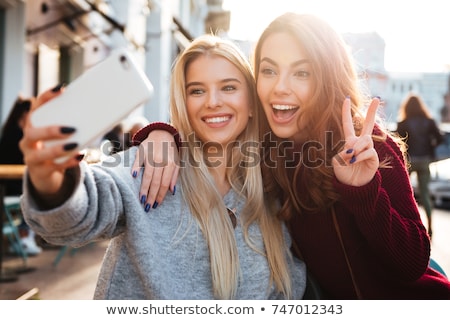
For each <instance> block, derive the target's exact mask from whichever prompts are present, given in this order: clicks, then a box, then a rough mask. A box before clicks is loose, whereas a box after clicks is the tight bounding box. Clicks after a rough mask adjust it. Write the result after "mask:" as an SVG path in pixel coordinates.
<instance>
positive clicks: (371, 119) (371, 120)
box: [361, 97, 380, 135]
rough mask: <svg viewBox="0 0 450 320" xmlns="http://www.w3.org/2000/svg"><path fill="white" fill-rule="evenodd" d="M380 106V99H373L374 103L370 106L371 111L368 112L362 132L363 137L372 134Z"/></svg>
mask: <svg viewBox="0 0 450 320" xmlns="http://www.w3.org/2000/svg"><path fill="white" fill-rule="evenodd" d="M379 105H380V99H379V98H378V97H376V98H374V99H372V102H371V103H370V105H369V109H368V110H367V114H366V119H365V120H364V124H363V128H362V130H361V135H371V134H372V132H373V127H374V125H375V117H376V114H377V109H378V106H379Z"/></svg>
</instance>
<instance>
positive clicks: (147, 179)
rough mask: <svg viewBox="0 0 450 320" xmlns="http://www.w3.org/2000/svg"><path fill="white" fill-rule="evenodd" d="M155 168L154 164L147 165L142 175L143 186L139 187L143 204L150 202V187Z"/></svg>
mask: <svg viewBox="0 0 450 320" xmlns="http://www.w3.org/2000/svg"><path fill="white" fill-rule="evenodd" d="M154 169H155V168H154V167H152V166H147V167H145V168H144V169H143V170H144V173H143V175H142V181H141V188H140V189H139V200H140V201H141V204H143V205H145V204H146V203H147V202H148V193H149V189H150V183H151V182H152V179H153V171H154ZM138 174H139V171H138Z"/></svg>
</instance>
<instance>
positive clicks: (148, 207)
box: [144, 203, 150, 212]
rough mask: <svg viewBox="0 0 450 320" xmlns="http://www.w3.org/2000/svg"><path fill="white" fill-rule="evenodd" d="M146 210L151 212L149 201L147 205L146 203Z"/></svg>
mask: <svg viewBox="0 0 450 320" xmlns="http://www.w3.org/2000/svg"><path fill="white" fill-rule="evenodd" d="M144 210H145V212H149V211H150V204H149V203H147V204H146V205H145V209H144Z"/></svg>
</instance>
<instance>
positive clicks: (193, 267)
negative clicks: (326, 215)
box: [21, 36, 306, 299]
mask: <svg viewBox="0 0 450 320" xmlns="http://www.w3.org/2000/svg"><path fill="white" fill-rule="evenodd" d="M58 94H64V93H63V92H62V93H61V92H58V93H54V92H52V91H48V92H46V93H44V95H43V96H42V97H41V98H40V99H39V100H38V101H45V100H47V99H51V98H53V97H54V96H57V95H58ZM256 101H257V98H256V90H255V83H254V78H253V74H252V71H251V67H250V65H249V64H248V62H247V61H246V58H245V56H244V55H243V54H242V53H241V51H240V50H239V49H238V48H237V47H236V46H235V45H234V44H233V43H231V42H227V41H225V40H221V39H220V38H218V37H214V36H203V37H200V38H198V39H196V40H194V41H193V42H192V43H191V45H190V46H189V47H188V48H186V50H185V51H184V52H183V53H182V54H181V55H180V56H179V58H178V60H177V61H176V63H175V65H174V69H173V77H172V80H171V104H170V111H171V117H172V122H173V125H174V126H176V127H177V128H178V129H179V132H180V136H181V143H180V145H179V147H180V179H179V183H178V184H177V192H175V193H174V194H173V195H171V196H170V197H168V198H166V200H165V202H164V205H161V206H158V204H152V209H151V211H150V212H149V210H150V207H149V204H148V203H146V197H145V196H143V197H141V198H140V199H138V198H137V197H136V193H137V192H138V191H139V188H140V185H141V182H142V179H145V178H143V176H142V171H135V172H134V174H133V175H134V177H132V176H130V174H129V170H130V168H131V167H132V164H133V161H134V160H135V158H136V157H140V156H142V155H140V153H139V150H138V148H137V147H132V148H130V149H129V150H127V151H125V152H121V153H118V154H116V155H114V156H112V157H111V158H109V159H107V160H105V162H103V163H101V164H97V165H91V166H89V165H87V164H86V163H84V162H80V163H79V162H78V159H72V160H69V161H68V162H67V163H66V164H64V165H55V164H54V163H53V161H52V160H53V159H54V158H57V157H59V156H61V155H62V154H64V145H63V144H61V145H60V146H54V147H49V148H45V147H44V146H43V144H42V143H40V142H42V141H44V140H47V139H55V138H59V137H63V136H64V135H63V134H62V133H60V132H61V130H60V128H58V127H49V128H33V127H31V126H30V125H29V124H28V125H27V127H26V129H25V135H24V138H23V140H22V142H21V148H22V150H23V152H24V154H25V159H26V163H27V166H28V172H27V181H26V187H25V190H24V197H23V202H22V205H23V209H24V214H25V217H26V219H27V221H28V223H29V224H30V225H31V226H32V227H33V228H34V230H35V231H36V232H37V233H39V234H40V235H41V236H42V237H44V238H45V239H46V240H47V241H49V242H53V243H56V244H70V245H82V244H85V243H88V242H90V241H93V240H97V239H111V242H110V245H109V248H108V250H107V252H106V256H105V259H104V263H103V266H102V269H101V272H100V276H99V280H98V284H97V288H96V291H95V298H96V299H290V298H294V299H298V298H302V296H303V293H304V290H305V279H306V276H305V274H306V271H305V266H304V264H303V263H302V262H300V261H299V260H297V259H293V258H292V257H291V256H290V253H289V252H290V251H289V247H290V239H289V236H288V233H287V232H286V230H285V228H284V225H283V224H282V223H281V222H280V221H279V220H278V219H277V218H276V216H275V215H274V212H275V209H276V208H274V205H269V204H267V203H266V201H265V197H264V195H263V191H262V178H261V172H260V167H259V162H258V161H255V160H257V159H253V158H252V155H258V144H257V143H253V142H254V141H257V140H258V114H257V112H256V107H257V103H256ZM36 107H37V106H36ZM63 131H67V130H63ZM67 145H70V143H69V144H66V145H65V146H66V149H67V148H69V147H70V146H69V147H67Z"/></svg>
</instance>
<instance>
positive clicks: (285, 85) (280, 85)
mask: <svg viewBox="0 0 450 320" xmlns="http://www.w3.org/2000/svg"><path fill="white" fill-rule="evenodd" d="M274 91H275V93H276V94H289V93H290V92H291V87H290V83H289V79H288V77H287V75H283V74H280V76H279V77H278V78H277V81H276V83H275V86H274Z"/></svg>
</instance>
